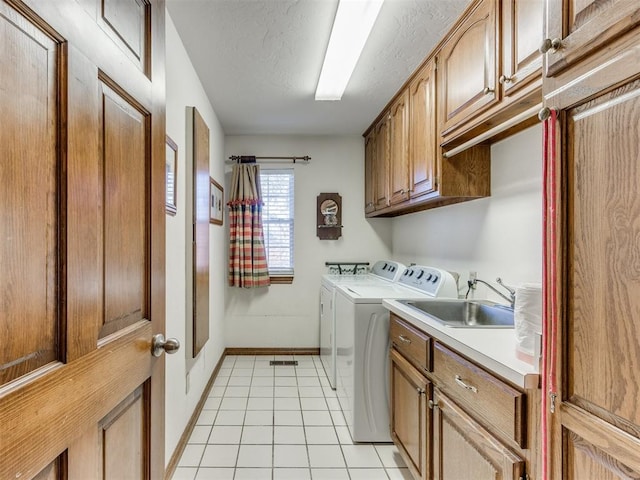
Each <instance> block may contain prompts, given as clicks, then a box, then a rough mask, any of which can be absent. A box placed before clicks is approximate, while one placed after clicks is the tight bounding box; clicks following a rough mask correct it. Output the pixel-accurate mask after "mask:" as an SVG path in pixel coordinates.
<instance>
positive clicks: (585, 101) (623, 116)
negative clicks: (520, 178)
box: [545, 7, 640, 480]
mask: <svg viewBox="0 0 640 480" xmlns="http://www.w3.org/2000/svg"><path fill="white" fill-rule="evenodd" d="M609 10H611V12H610V15H612V16H615V15H617V13H616V9H615V8H614V7H611V9H607V12H608V11H609ZM605 14H606V13H603V15H605ZM636 37H637V38H640V35H639V34H636ZM638 44H639V42H638V39H636V40H635V41H634V42H631V43H630V45H629V46H628V47H624V46H623V48H619V49H609V50H608V51H607V52H603V53H602V56H601V58H600V59H596V58H594V59H593V65H591V59H588V60H586V61H585V63H586V65H584V67H583V65H582V64H581V65H580V66H579V67H576V68H575V69H572V70H568V71H567V74H569V73H570V74H571V75H568V76H567V78H566V79H564V78H563V80H564V81H565V86H563V87H561V88H559V89H558V90H556V91H555V92H550V94H549V97H548V99H547V105H548V106H549V107H554V108H556V109H557V110H558V112H559V117H558V118H559V121H558V122H557V128H558V131H559V135H558V145H557V151H558V152H559V155H560V156H559V157H558V161H559V163H558V166H557V169H556V170H555V173H556V175H557V182H556V191H558V192H560V195H559V197H557V200H558V201H559V202H560V205H559V207H558V208H557V209H556V212H557V217H556V218H555V219H554V220H555V224H556V225H557V228H556V230H553V229H552V226H553V225H552V224H551V223H548V224H547V230H546V232H547V237H549V236H550V235H551V234H553V233H555V234H556V235H557V236H558V242H557V248H556V249H555V250H551V249H552V247H553V244H550V243H548V248H547V251H548V255H547V258H546V260H545V261H546V262H547V264H548V268H547V271H548V272H551V274H552V275H555V278H556V279H557V289H556V290H555V291H553V292H551V293H550V295H553V296H554V297H555V298H556V299H557V302H558V308H557V316H556V320H557V322H558V323H559V325H558V328H557V331H558V340H557V344H556V345H557V349H558V352H559V353H558V355H557V357H556V358H552V359H551V361H555V362H557V366H556V369H555V371H557V372H558V375H559V378H558V380H557V385H558V388H559V391H558V392H557V393H558V397H557V400H556V411H555V413H553V414H551V415H550V419H551V422H552V436H551V452H552V455H551V461H552V471H553V478H562V479H566V480H578V479H585V478H597V479H603V480H608V479H618V478H640V454H639V452H640V404H639V403H638V396H639V392H640V368H639V363H638V362H639V359H640V295H638V292H639V290H640V277H639V275H638V268H637V261H636V259H637V258H639V256H640V243H639V241H638V232H639V231H640V224H639V220H638V219H639V218H640V163H639V162H638V159H639V158H640V135H639V131H638V125H640V79H638V77H639V75H640V63H639V62H637V61H631V60H630V58H633V55H636V57H635V58H637V55H638V53H637V50H638ZM605 61H606V62H608V63H607V64H606V66H604V65H605V64H604V62H605ZM588 67H590V68H591V69H590V70H587V71H585V69H587V68H588ZM573 70H576V71H575V72H573ZM552 260H555V262H556V268H555V270H554V269H552V267H553V263H552ZM552 280H553V278H552V277H548V278H547V279H545V281H546V282H547V284H551V281H552ZM546 301H547V304H548V305H549V306H551V303H550V298H547V299H546Z"/></svg>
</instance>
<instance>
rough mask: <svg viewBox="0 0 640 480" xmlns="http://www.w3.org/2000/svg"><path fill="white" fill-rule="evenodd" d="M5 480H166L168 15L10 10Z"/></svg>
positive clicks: (3, 86)
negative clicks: (163, 351) (163, 348)
mask: <svg viewBox="0 0 640 480" xmlns="http://www.w3.org/2000/svg"><path fill="white" fill-rule="evenodd" d="M0 69H1V79H0V124H1V125H2V126H1V128H0V159H1V161H0V205H1V208H2V216H1V217H0V237H1V238H2V242H0V270H1V271H2V274H1V275H0V335H1V342H0V343H1V344H2V349H1V350H0V478H3V479H9V478H13V479H16V478H20V479H29V478H33V477H38V478H70V479H94V478H110V479H125V478H126V479H137V478H143V479H147V478H154V479H155V478H162V476H163V475H164V456H163V454H164V362H163V360H162V359H160V360H156V359H155V358H154V357H152V355H151V340H152V335H153V334H155V333H161V332H163V330H164V305H165V298H164V255H165V249H164V238H165V237H164V235H165V234H164V215H165V213H164V203H165V199H164V196H165V194H164V175H165V172H164V160H163V159H164V151H165V143H164V138H165V124H164V90H165V87H164V2H163V1H161V0H160V1H154V2H151V3H149V2H146V1H143V0H118V1H116V0H102V1H98V0H82V1H77V0H55V1H46V2H45V1H36V0H29V1H28V2H23V1H20V0H0Z"/></svg>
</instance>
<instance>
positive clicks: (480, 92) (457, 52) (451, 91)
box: [438, 0, 500, 136]
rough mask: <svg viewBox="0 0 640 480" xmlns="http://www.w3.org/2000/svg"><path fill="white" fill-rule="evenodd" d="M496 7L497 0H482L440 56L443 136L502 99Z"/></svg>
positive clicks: (444, 47) (443, 48) (439, 81)
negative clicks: (498, 79) (499, 83)
mask: <svg viewBox="0 0 640 480" xmlns="http://www.w3.org/2000/svg"><path fill="white" fill-rule="evenodd" d="M496 9H497V6H496V0H482V1H481V2H480V3H479V4H478V6H477V7H476V8H475V10H473V12H471V14H470V15H469V16H468V17H467V18H466V19H465V21H464V22H463V23H462V25H460V27H459V28H458V29H457V30H456V31H455V32H454V33H453V35H452V36H451V38H450V39H449V40H448V41H447V43H446V44H445V45H444V46H443V47H442V51H441V52H440V55H439V56H438V71H439V72H440V75H439V78H438V88H439V90H440V95H441V101H440V107H441V116H442V123H441V125H442V129H443V130H442V135H443V136H446V135H448V134H449V133H450V132H451V131H452V130H454V129H455V128H456V127H458V126H460V124H461V123H462V122H466V121H468V120H471V119H472V118H474V117H475V116H476V115H478V114H479V113H481V112H483V111H485V110H486V109H488V108H489V107H491V106H492V105H495V104H496V103H498V101H499V100H500V98H499V96H498V94H497V92H496V79H497V78H496V77H497V67H498V62H497V60H498V55H497V52H498V42H497V37H496Z"/></svg>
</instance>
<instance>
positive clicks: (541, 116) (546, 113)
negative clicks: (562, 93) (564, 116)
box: [538, 107, 551, 122]
mask: <svg viewBox="0 0 640 480" xmlns="http://www.w3.org/2000/svg"><path fill="white" fill-rule="evenodd" d="M550 116H551V109H550V108H549V107H544V108H543V109H542V110H540V111H539V112H538V120H540V121H541V122H544V121H545V120H546V119H548V118H549V117H550Z"/></svg>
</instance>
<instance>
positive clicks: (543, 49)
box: [539, 38, 562, 54]
mask: <svg viewBox="0 0 640 480" xmlns="http://www.w3.org/2000/svg"><path fill="white" fill-rule="evenodd" d="M561 47H562V40H560V39H559V38H554V39H553V40H551V39H550V38H545V39H544V40H543V41H542V44H541V45H540V48H539V50H540V53H542V54H545V53H547V52H549V53H555V52H557V51H558V50H559V49H560V48H561Z"/></svg>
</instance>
